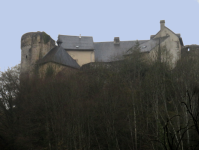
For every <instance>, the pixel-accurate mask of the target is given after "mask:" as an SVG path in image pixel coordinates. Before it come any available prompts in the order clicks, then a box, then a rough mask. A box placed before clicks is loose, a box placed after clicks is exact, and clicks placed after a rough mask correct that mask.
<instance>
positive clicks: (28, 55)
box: [21, 32, 55, 74]
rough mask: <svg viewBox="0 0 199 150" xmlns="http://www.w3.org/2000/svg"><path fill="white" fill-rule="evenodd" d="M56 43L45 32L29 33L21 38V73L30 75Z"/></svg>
mask: <svg viewBox="0 0 199 150" xmlns="http://www.w3.org/2000/svg"><path fill="white" fill-rule="evenodd" d="M54 46H55V41H54V40H53V39H52V38H51V37H50V36H49V35H48V34H46V33H45V32H29V33H26V34H24V35H23V36H22V37H21V73H28V74H30V73H31V72H32V71H33V70H34V68H35V64H36V63H37V61H38V60H39V59H42V58H43V57H44V56H45V55H46V54H47V53H48V52H49V51H50V50H51V49H52V48H53V47H54Z"/></svg>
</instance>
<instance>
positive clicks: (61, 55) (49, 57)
mask: <svg viewBox="0 0 199 150" xmlns="http://www.w3.org/2000/svg"><path fill="white" fill-rule="evenodd" d="M48 62H54V63H58V64H61V65H64V66H69V67H72V68H77V69H79V68H80V66H79V65H78V63H77V62H76V61H75V60H74V59H73V58H72V57H71V56H70V55H69V54H68V53H67V52H66V51H65V50H64V49H63V48H62V47H61V46H55V47H54V48H53V49H51V50H50V51H49V52H48V53H47V54H46V55H45V56H44V57H43V58H42V59H41V60H40V61H39V62H38V64H44V63H48Z"/></svg>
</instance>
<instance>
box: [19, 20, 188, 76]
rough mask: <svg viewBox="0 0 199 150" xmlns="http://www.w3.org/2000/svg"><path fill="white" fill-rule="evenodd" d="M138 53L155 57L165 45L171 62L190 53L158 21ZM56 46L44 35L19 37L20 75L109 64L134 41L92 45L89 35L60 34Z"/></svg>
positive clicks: (142, 42) (177, 38)
mask: <svg viewBox="0 0 199 150" xmlns="http://www.w3.org/2000/svg"><path fill="white" fill-rule="evenodd" d="M138 42H139V44H140V52H141V53H144V54H146V56H147V57H148V58H151V57H154V55H155V51H156V49H157V48H158V47H159V46H162V47H163V46H165V47H166V48H167V50H168V51H169V53H170V54H171V56H172V58H171V63H172V64H174V65H175V63H176V62H177V61H178V60H179V59H180V57H181V51H182V50H183V48H184V51H189V48H190V46H185V47H184V44H183V40H182V38H181V35H180V34H176V33H174V32H173V31H172V30H170V29H169V28H167V27H166V26H165V21H164V20H161V21H160V30H159V32H157V34H155V35H151V36H150V39H149V40H138ZM57 44H58V45H56V44H55V41H54V40H53V39H52V38H51V37H50V36H49V35H47V34H46V33H45V32H30V33H26V34H24V35H23V36H22V38H21V73H23V74H31V73H33V72H34V71H37V72H38V73H39V74H40V76H43V75H45V73H46V72H48V71H50V70H52V69H53V70H54V71H55V72H56V73H57V72H60V71H66V72H70V71H73V70H76V69H80V67H82V66H83V65H85V64H88V63H93V62H111V61H113V60H116V59H121V58H122V57H123V56H124V55H127V54H128V53H129V50H130V49H131V48H132V47H134V46H135V44H136V41H135V40H134V41H120V38H119V37H115V38H114V40H113V41H111V42H93V37H91V36H81V35H79V36H69V35H59V36H58V40H57Z"/></svg>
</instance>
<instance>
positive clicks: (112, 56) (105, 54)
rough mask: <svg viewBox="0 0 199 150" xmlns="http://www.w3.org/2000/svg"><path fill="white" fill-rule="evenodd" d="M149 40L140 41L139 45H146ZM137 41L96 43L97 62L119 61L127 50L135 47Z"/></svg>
mask: <svg viewBox="0 0 199 150" xmlns="http://www.w3.org/2000/svg"><path fill="white" fill-rule="evenodd" d="M147 41H148V40H139V43H140V44H142V43H145V42H147ZM135 43H136V41H120V44H114V42H113V41H112V42H94V48H95V50H94V52H95V61H96V62H110V61H112V60H118V59H120V58H117V57H118V56H123V55H124V54H125V53H126V52H127V50H129V49H130V48H131V47H133V46H134V45H135Z"/></svg>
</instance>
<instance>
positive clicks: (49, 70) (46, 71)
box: [38, 62, 77, 78]
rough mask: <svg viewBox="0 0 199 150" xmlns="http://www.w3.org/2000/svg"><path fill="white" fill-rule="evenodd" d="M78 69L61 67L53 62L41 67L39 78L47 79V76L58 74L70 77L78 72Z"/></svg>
mask: <svg viewBox="0 0 199 150" xmlns="http://www.w3.org/2000/svg"><path fill="white" fill-rule="evenodd" d="M76 71H77V69H75V68H71V67H68V66H64V65H60V64H57V63H53V62H48V63H45V64H42V65H40V66H39V70H38V73H39V77H40V78H45V77H47V76H56V75H57V74H58V73H63V74H64V75H69V74H71V73H74V72H76Z"/></svg>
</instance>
